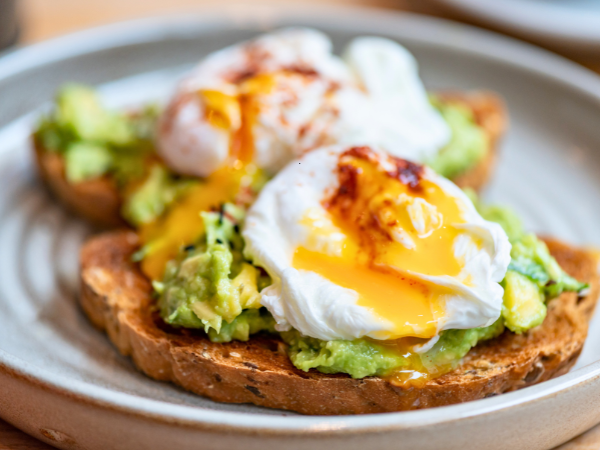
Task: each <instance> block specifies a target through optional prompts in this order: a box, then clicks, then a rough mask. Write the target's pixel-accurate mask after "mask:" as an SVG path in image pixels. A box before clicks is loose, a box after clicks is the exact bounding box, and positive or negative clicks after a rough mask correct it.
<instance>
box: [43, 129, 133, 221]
mask: <svg viewBox="0 0 600 450" xmlns="http://www.w3.org/2000/svg"><path fill="white" fill-rule="evenodd" d="M32 141H33V149H34V153H35V161H36V164H37V167H38V172H39V173H40V176H41V178H42V180H43V181H44V183H45V184H46V186H47V187H48V189H49V190H50V192H51V193H52V194H53V195H54V196H55V197H56V198H58V199H59V200H60V201H61V202H62V203H63V205H65V206H66V207H67V208H68V209H69V210H70V211H71V212H73V213H75V214H77V215H79V216H80V217H82V218H84V219H86V220H87V221H88V222H90V223H92V224H94V225H96V226H99V227H101V228H115V227H119V226H125V221H124V220H123V219H122V218H121V203H122V200H121V194H120V193H119V190H118V189H117V186H116V185H115V183H114V182H113V181H112V180H110V179H109V178H108V177H102V178H96V179H93V180H89V181H84V182H81V183H75V184H73V183H70V182H68V181H67V179H66V178H65V161H64V159H63V157H62V155H59V154H58V153H55V152H49V151H46V150H45V149H44V148H43V147H42V146H41V144H40V143H39V142H37V140H36V139H35V138H33V139H32Z"/></svg>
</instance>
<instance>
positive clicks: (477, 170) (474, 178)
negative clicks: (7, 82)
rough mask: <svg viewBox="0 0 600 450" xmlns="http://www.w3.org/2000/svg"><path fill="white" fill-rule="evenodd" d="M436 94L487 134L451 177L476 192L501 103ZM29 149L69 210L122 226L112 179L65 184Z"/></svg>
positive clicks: (490, 160) (56, 162)
mask: <svg viewBox="0 0 600 450" xmlns="http://www.w3.org/2000/svg"><path fill="white" fill-rule="evenodd" d="M439 96H440V97H441V98H447V99H449V100H453V101H458V102H461V103H463V104H465V105H466V106H467V107H468V108H470V109H472V111H473V114H474V117H475V120H476V122H477V123H478V124H479V125H480V126H482V127H483V128H484V129H485V130H486V132H487V134H488V136H489V142H490V148H489V149H488V151H487V153H486V156H485V158H483V159H482V160H481V161H480V162H479V163H478V164H477V165H476V166H475V167H473V168H471V169H470V170H469V171H467V172H465V173H463V174H461V175H459V176H458V177H457V178H456V179H455V180H453V181H454V182H455V183H456V184H458V185H459V186H460V187H472V188H473V189H475V190H477V191H478V190H480V189H481V188H482V187H483V186H484V185H485V184H486V183H487V181H488V180H489V178H490V176H491V174H492V172H493V170H494V167H495V163H496V159H497V154H498V149H497V148H498V141H499V140H500V138H501V136H502V134H503V133H504V131H505V129H506V125H507V121H508V119H507V114H506V109H505V107H504V104H503V102H502V100H501V99H500V98H499V97H498V96H497V95H495V94H493V93H490V92H472V93H461V92H454V93H442V94H439ZM33 148H34V152H35V161H36V164H37V167H38V172H39V173H40V175H41V178H42V180H43V181H44V182H45V184H46V186H47V187H48V189H49V190H50V192H52V194H53V195H54V196H55V197H56V198H58V199H59V200H60V201H61V202H62V203H63V204H64V205H65V206H66V207H67V208H68V209H69V210H70V211H72V212H74V213H76V214H78V215H79V216H81V217H82V218H84V219H86V220H88V221H89V222H91V223H93V224H94V225H97V226H100V227H103V228H115V227H117V226H123V225H125V223H124V221H123V219H122V218H121V205H122V202H123V199H122V194H121V192H120V191H119V189H118V188H117V186H116V184H115V183H114V181H113V180H111V179H110V178H109V177H102V178H97V179H94V180H89V181H83V182H80V183H76V184H73V183H69V182H68V181H67V180H66V178H65V163H64V159H63V157H62V156H61V155H60V154H58V153H56V152H50V151H47V150H46V149H44V148H43V146H42V145H41V143H40V142H38V141H37V140H36V139H33Z"/></svg>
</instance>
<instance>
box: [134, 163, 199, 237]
mask: <svg viewBox="0 0 600 450" xmlns="http://www.w3.org/2000/svg"><path fill="white" fill-rule="evenodd" d="M194 184H195V182H194V181H193V180H192V179H186V178H180V177H176V176H174V175H173V174H172V173H170V172H169V171H168V170H167V169H166V168H165V167H164V166H162V165H161V164H154V165H153V166H152V169H150V173H149V175H148V176H147V177H146V179H145V180H144V181H143V182H142V183H141V184H139V185H138V186H136V188H135V189H132V190H131V192H130V193H129V195H126V198H125V201H124V203H123V209H122V214H123V217H125V219H127V221H128V222H129V223H131V224H132V225H134V226H140V225H142V224H145V223H149V222H152V221H153V220H154V219H156V218H157V217H159V216H160V215H161V214H162V213H163V212H164V211H165V210H166V209H167V206H168V205H170V204H171V203H172V202H173V201H174V200H175V199H177V198H179V197H180V196H181V195H182V194H183V193H185V192H186V191H187V190H188V189H189V188H190V187H191V186H193V185H194Z"/></svg>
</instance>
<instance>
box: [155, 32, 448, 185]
mask: <svg viewBox="0 0 600 450" xmlns="http://www.w3.org/2000/svg"><path fill="white" fill-rule="evenodd" d="M449 139H450V130H449V128H448V126H447V124H446V123H445V121H444V120H443V118H442V117H441V116H440V115H439V114H438V112H437V111H436V110H435V109H434V108H433V107H432V106H431V105H430V103H429V101H428V98H427V94H426V92H425V89H424V87H423V85H422V83H421V80H420V79H419V75H418V68H417V64H416V61H415V60H414V58H413V57H412V55H411V54H410V53H409V52H408V51H407V50H406V49H405V48H404V47H402V46H400V45H399V44H397V43H395V42H393V41H391V40H388V39H383V38H376V37H363V38H357V39H355V40H353V41H352V42H350V44H349V45H348V46H347V48H346V50H345V51H344V53H343V56H342V57H341V58H340V57H338V56H335V55H334V54H333V46H332V43H331V41H330V40H329V39H328V38H327V36H325V35H324V34H322V33H320V32H318V31H316V30H312V29H306V28H290V29H283V30H279V31H276V32H273V33H270V34H265V35H262V36H259V37H258V38H256V39H253V40H250V41H247V42H242V43H240V44H237V45H234V46H231V47H228V48H225V49H223V50H220V51H217V52H215V53H213V54H211V55H209V56H208V57H206V58H205V59H204V60H203V61H202V62H201V63H200V64H199V65H198V66H197V68H196V69H195V70H194V71H193V72H192V73H191V74H190V75H189V76H188V77H187V78H186V79H184V80H183V81H182V82H181V83H180V85H179V87H178V89H177V91H176V93H175V95H174V97H173V98H172V100H171V102H170V104H169V106H168V107H167V109H166V110H165V112H164V113H163V115H162V117H161V120H160V124H159V132H158V147H159V152H160V154H161V156H162V158H163V159H164V160H165V162H166V163H167V164H168V165H169V166H170V167H171V168H172V169H173V170H175V171H176V172H178V173H182V174H188V175H194V176H199V177H208V176H210V175H211V174H213V173H215V172H217V171H218V170H219V169H221V168H222V167H223V166H226V165H228V164H229V165H232V164H235V163H239V162H242V163H246V164H247V163H250V162H252V163H253V164H255V165H256V166H257V167H258V168H259V169H262V170H263V171H265V172H266V173H267V175H274V174H275V173H277V172H278V171H279V170H280V169H281V168H282V167H284V166H285V165H286V164H287V163H288V162H290V161H291V160H293V159H294V158H297V157H299V156H301V155H302V154H304V153H305V152H307V151H310V150H312V149H314V148H317V147H320V146H324V145H331V144H338V143H342V144H352V145H359V144H360V145H363V144H365V143H370V144H373V145H377V146H379V147H381V148H382V149H384V150H386V151H388V152H390V153H391V154H393V155H395V156H400V157H404V158H410V159H412V160H416V161H424V160H426V159H427V158H430V157H432V156H433V155H435V154H436V152H438V151H439V150H440V149H441V148H442V147H443V146H444V145H445V144H446V143H447V142H448V141H449Z"/></svg>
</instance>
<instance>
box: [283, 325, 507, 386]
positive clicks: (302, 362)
mask: <svg viewBox="0 0 600 450" xmlns="http://www.w3.org/2000/svg"><path fill="white" fill-rule="evenodd" d="M503 330H504V326H503V324H502V320H498V321H497V322H496V323H494V324H493V325H491V326H489V327H485V328H473V329H470V330H448V331H444V332H442V334H441V336H440V339H439V340H438V341H437V343H436V344H435V345H434V346H433V347H432V348H431V349H430V350H428V351H427V352H425V353H423V354H421V355H418V354H413V355H412V356H407V355H406V354H404V355H403V354H401V353H399V352H398V351H396V350H395V349H393V348H390V346H386V345H382V344H379V343H377V342H376V341H374V340H372V339H356V340H354V341H342V340H340V341H321V340H319V339H314V338H311V337H307V336H302V335H301V334H300V333H299V332H298V331H295V330H294V331H289V332H285V333H282V338H283V339H284V341H285V342H286V343H287V344H288V345H289V350H288V353H289V356H290V359H291V360H292V363H293V364H294V366H296V367H297V368H298V369H301V370H304V371H308V370H310V369H317V370H318V371H319V372H323V373H347V374H348V375H350V376H351V377H352V378H363V377H367V376H385V375H388V374H389V373H390V372H392V371H394V370H397V369H401V368H404V367H406V368H415V366H416V367H418V368H419V367H422V368H423V369H425V370H426V371H427V372H429V373H441V372H444V371H448V370H451V369H452V368H454V367H456V365H457V364H458V362H459V361H460V360H461V358H462V357H463V356H465V355H466V354H467V352H468V351H469V350H471V348H473V347H474V346H475V345H477V343H478V342H480V341H484V340H487V339H492V338H495V337H496V336H498V335H500V334H501V333H502V331H503ZM415 358H418V361H417V362H416V363H415V361H414V359H415Z"/></svg>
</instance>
